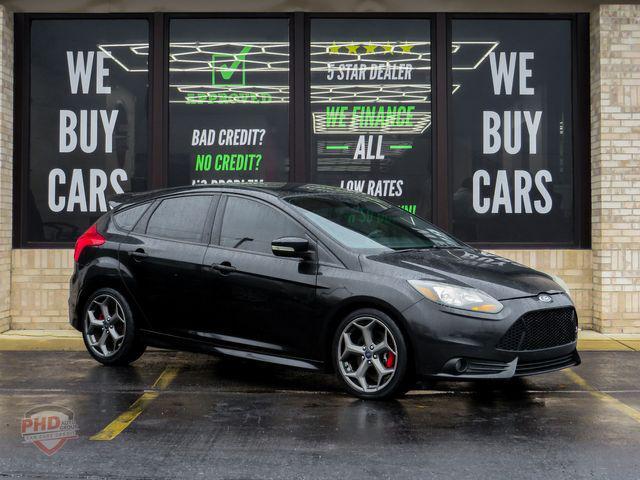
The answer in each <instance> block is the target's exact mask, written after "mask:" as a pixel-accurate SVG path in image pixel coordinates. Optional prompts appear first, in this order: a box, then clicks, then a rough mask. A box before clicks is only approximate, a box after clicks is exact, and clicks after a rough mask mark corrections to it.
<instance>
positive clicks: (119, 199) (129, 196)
mask: <svg viewBox="0 0 640 480" xmlns="http://www.w3.org/2000/svg"><path fill="white" fill-rule="evenodd" d="M136 196H137V195H136V194H135V193H121V194H119V195H114V196H113V197H111V198H110V199H109V200H107V205H108V206H109V210H114V209H116V208H118V207H119V206H120V205H122V204H123V203H128V202H130V201H131V200H133V199H134V198H135V197H136Z"/></svg>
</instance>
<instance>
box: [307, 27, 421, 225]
mask: <svg viewBox="0 0 640 480" xmlns="http://www.w3.org/2000/svg"><path fill="white" fill-rule="evenodd" d="M310 62H311V82H310V83H311V85H310V87H311V88H310V102H311V126H312V132H311V163H312V169H313V171H312V173H313V177H314V178H313V180H314V181H315V182H317V183H323V184H329V185H337V186H341V187H344V188H348V189H351V190H357V191H361V192H365V193H369V194H371V195H374V196H376V197H380V198H384V199H385V200H388V201H390V202H392V203H394V204H396V205H399V206H401V207H402V208H405V209H406V210H408V211H410V212H412V213H416V212H417V213H418V214H419V215H422V216H425V217H427V218H429V217H430V216H431V192H432V186H431V178H432V176H431V171H432V168H431V130H432V129H431V97H432V88H431V41H430V24H429V21H428V20H416V19H404V20H401V19H397V20H396V19H393V20H386V19H385V20H374V19H313V20H312V21H311V50H310Z"/></svg>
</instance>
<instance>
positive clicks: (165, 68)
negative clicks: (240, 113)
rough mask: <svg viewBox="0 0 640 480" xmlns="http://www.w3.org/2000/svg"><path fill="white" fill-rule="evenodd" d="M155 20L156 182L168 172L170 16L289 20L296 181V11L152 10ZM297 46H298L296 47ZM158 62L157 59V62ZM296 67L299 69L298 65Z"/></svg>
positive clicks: (291, 129)
mask: <svg viewBox="0 0 640 480" xmlns="http://www.w3.org/2000/svg"><path fill="white" fill-rule="evenodd" d="M156 15H157V16H158V17H157V21H156V22H155V24H154V26H155V25H156V24H157V25H159V26H160V28H159V30H160V31H159V32H158V34H157V36H156V35H154V40H155V41H154V45H153V47H152V48H153V49H156V48H158V46H157V45H155V44H156V43H158V40H160V42H161V45H160V48H159V50H160V58H161V59H162V65H160V66H159V71H155V72H154V77H155V78H158V77H161V78H162V84H161V85H159V88H162V96H161V97H160V98H158V99H156V98H154V101H155V100H157V101H158V106H157V109H156V110H157V111H158V116H159V117H160V118H157V119H154V120H155V121H156V122H157V128H158V129H160V131H161V132H162V134H161V135H159V136H158V137H157V140H158V142H159V143H157V144H156V146H157V145H161V146H162V148H161V150H162V151H161V152H158V155H159V158H162V168H161V169H160V172H159V176H158V178H157V180H158V182H159V183H160V184H161V185H162V186H163V187H168V182H167V179H168V172H169V121H170V118H169V62H168V60H167V59H168V58H169V46H170V45H169V43H170V41H171V39H170V34H171V27H170V24H171V20H190V19H193V20H221V19H227V20H243V19H284V20H288V21H289V104H288V110H289V111H288V115H289V128H288V131H289V146H288V149H289V178H288V181H289V182H295V181H296V178H297V177H296V170H297V167H298V166H299V164H301V163H302V161H300V160H298V161H296V158H297V157H296V156H295V155H294V152H295V144H296V141H295V138H296V137H295V132H294V125H296V117H295V115H294V112H293V110H294V101H292V98H295V90H296V85H297V84H298V83H297V81H296V79H297V78H299V77H297V74H296V71H297V70H296V68H295V57H294V55H295V52H294V48H295V47H294V46H295V45H296V44H297V42H295V30H294V28H295V16H296V15H299V14H298V13H290V12H273V13H272V12H265V13H262V12H255V13H234V12H224V13H209V12H171V13H166V14H162V13H158V14H156ZM298 48H299V47H298ZM158 63H161V62H158ZM298 69H300V70H301V68H300V66H298Z"/></svg>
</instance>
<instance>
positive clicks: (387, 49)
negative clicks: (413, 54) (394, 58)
mask: <svg viewBox="0 0 640 480" xmlns="http://www.w3.org/2000/svg"><path fill="white" fill-rule="evenodd" d="M382 49H383V50H384V53H385V54H387V53H393V45H391V44H390V43H387V44H386V45H382Z"/></svg>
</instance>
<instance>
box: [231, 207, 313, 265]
mask: <svg viewBox="0 0 640 480" xmlns="http://www.w3.org/2000/svg"><path fill="white" fill-rule="evenodd" d="M303 236H304V230H303V229H302V227H300V226H299V225H298V224H297V223H296V222H295V221H294V220H292V219H291V218H289V217H288V216H287V215H286V214H284V213H282V212H280V211H278V210H276V209H275V208H273V207H270V206H268V205H265V204H263V203H260V202H256V201H254V200H248V199H245V198H241V197H229V199H228V200H227V207H226V208H225V211H224V218H223V221H222V231H221V234H220V245H222V246H224V247H230V248H238V249H241V250H251V251H254V252H262V253H271V242H272V241H273V240H275V239H276V238H280V237H303Z"/></svg>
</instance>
